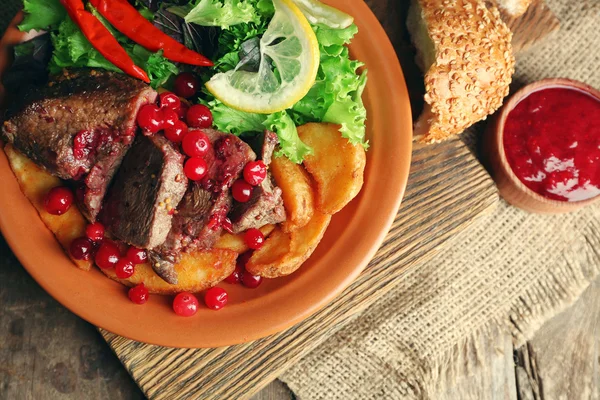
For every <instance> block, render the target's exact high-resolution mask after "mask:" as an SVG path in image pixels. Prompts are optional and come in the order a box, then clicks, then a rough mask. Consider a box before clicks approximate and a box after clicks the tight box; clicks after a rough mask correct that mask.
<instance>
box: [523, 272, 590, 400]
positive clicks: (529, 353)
mask: <svg viewBox="0 0 600 400" xmlns="http://www.w3.org/2000/svg"><path fill="white" fill-rule="evenodd" d="M517 355H518V357H517V384H518V392H519V396H520V398H521V399H536V400H538V399H540V400H543V399H569V400H589V399H598V398H600V371H599V368H598V365H599V363H600V279H596V280H595V281H594V282H593V283H592V284H591V285H590V287H589V288H588V289H587V290H586V291H585V292H584V293H583V295H582V296H581V297H580V298H579V300H577V302H576V303H575V304H574V305H573V306H572V307H570V308H569V309H567V310H565V311H563V312H562V313H561V314H559V315H557V316H556V317H554V318H553V319H551V320H550V321H548V322H546V323H545V324H544V325H543V326H542V327H541V328H540V330H539V331H538V332H537V333H536V334H535V336H534V337H533V338H532V339H531V340H530V341H528V342H527V344H526V345H524V346H523V347H521V348H520V349H518V351H517Z"/></svg>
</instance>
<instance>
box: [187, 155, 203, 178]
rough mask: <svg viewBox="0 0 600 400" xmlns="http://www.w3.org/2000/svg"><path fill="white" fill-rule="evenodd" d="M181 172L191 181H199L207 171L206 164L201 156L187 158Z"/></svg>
mask: <svg viewBox="0 0 600 400" xmlns="http://www.w3.org/2000/svg"><path fill="white" fill-rule="evenodd" d="M183 172H185V176H187V177H188V179H191V180H193V181H199V180H201V179H202V178H204V177H205V176H206V174H207V172H208V165H206V161H204V160H203V159H202V158H198V157H192V158H189V159H188V160H187V161H186V162H185V165H184V166H183Z"/></svg>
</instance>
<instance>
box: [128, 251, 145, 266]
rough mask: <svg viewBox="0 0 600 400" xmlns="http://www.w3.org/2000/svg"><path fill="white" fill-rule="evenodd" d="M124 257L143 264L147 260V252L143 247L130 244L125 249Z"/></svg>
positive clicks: (136, 263)
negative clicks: (139, 247)
mask: <svg viewBox="0 0 600 400" xmlns="http://www.w3.org/2000/svg"><path fill="white" fill-rule="evenodd" d="M125 257H126V258H127V259H128V260H129V261H131V262H132V263H134V264H135V265H138V264H143V263H145V262H146V260H148V253H146V250H144V249H138V248H137V247H133V246H131V247H130V248H128V249H127V254H126V255H125Z"/></svg>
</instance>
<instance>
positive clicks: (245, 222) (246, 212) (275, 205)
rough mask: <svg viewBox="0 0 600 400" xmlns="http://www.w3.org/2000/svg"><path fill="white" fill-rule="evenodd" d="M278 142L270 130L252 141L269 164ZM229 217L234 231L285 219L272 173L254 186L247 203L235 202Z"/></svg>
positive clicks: (278, 189)
mask: <svg viewBox="0 0 600 400" xmlns="http://www.w3.org/2000/svg"><path fill="white" fill-rule="evenodd" d="M278 144H279V141H278V139H277V135H276V134H275V133H273V132H270V131H265V132H264V133H262V134H261V135H260V136H259V137H258V141H257V142H256V141H254V142H253V143H252V145H253V148H256V147H258V149H260V150H259V152H260V153H259V154H261V159H262V161H263V162H264V163H265V165H267V166H268V165H269V164H270V163H271V158H272V157H273V152H274V151H275V147H276V146H277V145H278ZM229 219H230V220H231V222H232V224H233V232H234V233H240V232H243V231H246V230H248V229H250V228H260V227H262V226H265V225H268V224H278V223H280V222H283V221H285V208H284V207H283V199H282V197H281V189H280V188H278V187H277V186H276V185H275V184H274V182H273V178H272V176H271V174H270V173H267V177H266V178H265V180H263V181H262V183H261V184H260V185H258V186H256V187H255V188H254V190H253V192H252V197H250V200H248V201H247V202H245V203H238V202H234V204H233V207H232V209H231V212H230V213H229Z"/></svg>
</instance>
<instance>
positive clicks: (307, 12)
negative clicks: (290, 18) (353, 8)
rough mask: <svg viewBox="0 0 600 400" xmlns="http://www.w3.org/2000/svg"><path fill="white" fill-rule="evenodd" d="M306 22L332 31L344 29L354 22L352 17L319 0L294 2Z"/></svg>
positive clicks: (297, 0)
mask: <svg viewBox="0 0 600 400" xmlns="http://www.w3.org/2000/svg"><path fill="white" fill-rule="evenodd" d="M294 2H295V3H296V5H297V6H298V8H299V9H300V10H302V12H303V13H304V16H305V17H306V19H308V22H310V23H311V24H322V25H325V26H328V27H330V28H334V29H346V28H347V27H349V26H350V25H352V23H353V22H354V18H352V16H350V15H348V14H346V13H345V12H343V11H340V10H338V9H337V8H334V7H331V6H328V5H327V4H323V3H321V2H320V1H319V0H294Z"/></svg>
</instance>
